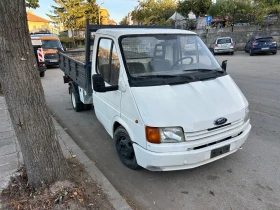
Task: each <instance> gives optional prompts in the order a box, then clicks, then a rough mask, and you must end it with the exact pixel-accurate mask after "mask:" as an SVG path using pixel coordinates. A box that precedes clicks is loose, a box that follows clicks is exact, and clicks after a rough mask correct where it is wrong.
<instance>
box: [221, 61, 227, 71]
mask: <svg viewBox="0 0 280 210" xmlns="http://www.w3.org/2000/svg"><path fill="white" fill-rule="evenodd" d="M222 69H223V70H224V71H226V70H227V60H224V61H223V62H222Z"/></svg>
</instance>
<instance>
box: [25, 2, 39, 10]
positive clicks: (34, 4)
mask: <svg viewBox="0 0 280 210" xmlns="http://www.w3.org/2000/svg"><path fill="white" fill-rule="evenodd" d="M25 6H26V7H29V8H33V9H36V8H38V7H40V5H39V0H25Z"/></svg>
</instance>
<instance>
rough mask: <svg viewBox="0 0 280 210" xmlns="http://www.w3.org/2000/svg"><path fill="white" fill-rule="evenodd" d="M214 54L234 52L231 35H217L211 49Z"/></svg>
mask: <svg viewBox="0 0 280 210" xmlns="http://www.w3.org/2000/svg"><path fill="white" fill-rule="evenodd" d="M213 52H214V55H216V54H218V53H230V54H231V55H233V54H234V43H233V41H232V38H231V37H219V38H217V39H216V41H215V43H214V49H213Z"/></svg>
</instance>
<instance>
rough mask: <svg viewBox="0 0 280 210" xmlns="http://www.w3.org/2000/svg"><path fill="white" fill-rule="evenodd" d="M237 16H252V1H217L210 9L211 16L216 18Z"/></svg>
mask: <svg viewBox="0 0 280 210" xmlns="http://www.w3.org/2000/svg"><path fill="white" fill-rule="evenodd" d="M234 9H235V13H236V14H250V13H252V12H253V5H252V4H251V2H250V0H235V1H232V0H217V2H216V4H213V5H212V6H211V7H210V9H209V14H210V15H212V16H214V17H221V18H226V17H227V16H229V17H232V16H233V13H234Z"/></svg>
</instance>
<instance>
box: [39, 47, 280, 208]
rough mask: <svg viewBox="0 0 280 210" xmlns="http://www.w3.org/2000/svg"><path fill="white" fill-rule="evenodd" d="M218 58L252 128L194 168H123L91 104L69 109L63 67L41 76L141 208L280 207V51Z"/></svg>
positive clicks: (100, 162)
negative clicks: (235, 146)
mask: <svg viewBox="0 0 280 210" xmlns="http://www.w3.org/2000/svg"><path fill="white" fill-rule="evenodd" d="M216 58H217V59H218V60H219V62H221V61H222V60H225V59H227V60H228V70H227V71H228V73H229V74H230V75H231V76H232V78H233V79H234V80H235V82H236V83H237V84H238V86H239V87H240V89H241V90H242V92H243V93H244V95H245V96H246V98H247V99H248V101H249V103H250V111H251V113H250V116H251V123H252V126H253V128H252V131H251V134H250V136H249V139H248V140H247V142H246V143H245V144H244V146H243V149H242V150H239V151H238V152H236V153H235V154H232V155H230V156H228V157H226V158H224V159H221V160H219V161H216V162H213V163H210V164H208V165H204V166H201V167H199V168H196V169H191V170H184V171H173V172H150V171H147V170H145V169H140V170H138V171H133V170H130V169H127V168H126V167H125V166H123V165H122V164H121V162H120V161H119V159H118V156H117V153H116V151H115V148H114V143H113V141H112V139H111V138H110V136H109V135H108V134H107V133H106V131H105V129H104V128H103V127H102V125H101V124H100V123H99V122H98V120H97V119H96V116H95V114H94V111H93V110H90V111H85V112H81V113H76V112H74V110H73V109H72V106H71V102H70V96H69V95H68V85H67V84H63V80H62V75H63V73H62V72H61V71H60V70H59V69H56V68H53V69H49V70H48V71H47V72H46V77H45V78H43V79H42V83H43V86H44V90H45V94H46V99H47V103H48V105H49V106H50V108H51V109H52V111H53V113H54V114H55V116H56V117H57V119H58V121H59V123H60V124H61V125H62V126H63V127H64V128H65V129H66V131H67V132H68V133H69V134H70V135H71V136H72V138H73V139H74V140H75V141H76V143H77V144H78V145H79V146H80V147H81V148H82V149H83V150H84V151H85V153H86V154H87V155H88V157H89V158H90V159H91V160H92V161H94V162H95V163H96V165H97V166H98V168H99V169H100V170H101V171H102V172H103V173H104V175H105V176H106V177H107V178H108V179H109V181H110V182H111V183H112V184H113V186H114V187H115V188H116V189H117V190H118V191H119V192H120V193H121V195H123V196H124V197H125V198H128V199H129V200H130V201H132V202H133V203H134V204H135V205H136V206H137V207H138V208H139V209H176V210H177V209H178V210H180V209H188V210H192V209H195V210H199V209H207V210H208V209H228V210H240V209H254V210H257V209H260V210H264V209H273V210H274V209H275V210H276V209H280V170H279V168H280V69H279V66H280V65H279V62H280V55H279V54H278V55H260V56H253V57H250V56H249V55H248V54H245V53H243V52H240V53H236V54H235V55H234V56H231V55H219V56H216ZM205 106H207V105H205ZM206 108H207V107H206Z"/></svg>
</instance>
